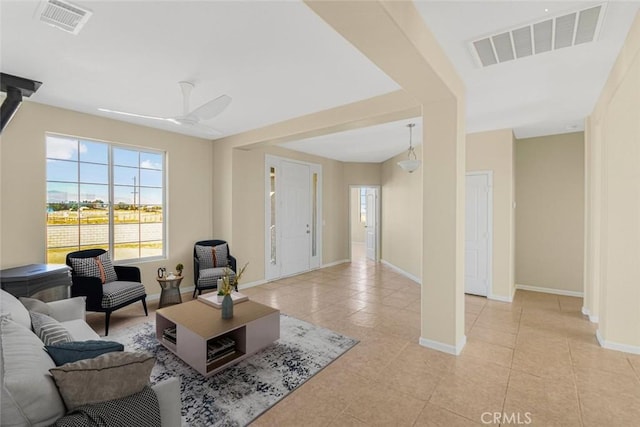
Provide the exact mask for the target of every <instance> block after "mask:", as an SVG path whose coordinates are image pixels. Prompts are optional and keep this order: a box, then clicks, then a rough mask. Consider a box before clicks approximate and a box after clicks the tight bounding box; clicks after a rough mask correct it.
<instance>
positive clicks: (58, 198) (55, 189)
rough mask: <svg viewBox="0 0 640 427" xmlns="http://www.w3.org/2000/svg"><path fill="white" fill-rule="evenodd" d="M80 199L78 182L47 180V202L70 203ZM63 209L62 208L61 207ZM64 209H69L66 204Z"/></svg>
mask: <svg viewBox="0 0 640 427" xmlns="http://www.w3.org/2000/svg"><path fill="white" fill-rule="evenodd" d="M77 201H78V184H75V183H73V184H71V183H62V182H47V203H67V204H68V203H70V202H77ZM61 209H62V208H61ZM64 209H69V206H66V207H65V208H64Z"/></svg>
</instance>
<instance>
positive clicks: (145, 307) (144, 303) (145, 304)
mask: <svg viewBox="0 0 640 427" xmlns="http://www.w3.org/2000/svg"><path fill="white" fill-rule="evenodd" d="M142 306H143V307H144V315H145V316H148V315H149V312H148V311H147V301H146V298H142Z"/></svg>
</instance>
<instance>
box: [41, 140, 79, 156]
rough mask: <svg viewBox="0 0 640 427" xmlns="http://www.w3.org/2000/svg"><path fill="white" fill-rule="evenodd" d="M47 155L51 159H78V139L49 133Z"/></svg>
mask: <svg viewBox="0 0 640 427" xmlns="http://www.w3.org/2000/svg"><path fill="white" fill-rule="evenodd" d="M47 157H48V158H50V159H63V160H78V141H77V140H75V139H70V138H63V137H57V136H49V135H47Z"/></svg>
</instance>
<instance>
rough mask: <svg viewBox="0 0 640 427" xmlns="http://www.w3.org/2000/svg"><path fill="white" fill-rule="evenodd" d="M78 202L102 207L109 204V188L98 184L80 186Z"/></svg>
mask: <svg viewBox="0 0 640 427" xmlns="http://www.w3.org/2000/svg"><path fill="white" fill-rule="evenodd" d="M80 202H82V203H91V204H94V205H96V206H98V207H104V205H106V204H108V203H109V186H108V185H99V184H80Z"/></svg>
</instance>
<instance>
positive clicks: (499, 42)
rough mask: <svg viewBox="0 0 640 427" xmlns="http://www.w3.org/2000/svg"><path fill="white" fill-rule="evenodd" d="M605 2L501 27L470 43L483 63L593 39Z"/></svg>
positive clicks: (517, 57)
mask: <svg viewBox="0 0 640 427" xmlns="http://www.w3.org/2000/svg"><path fill="white" fill-rule="evenodd" d="M604 9H605V4H601V5H597V6H591V7H589V8H586V9H581V10H577V11H574V12H565V13H563V14H562V15H558V16H556V17H552V18H546V19H544V20H542V21H537V22H533V23H531V24H529V25H524V26H522V25H521V26H518V27H517V28H513V29H509V30H505V31H500V32H498V33H496V34H491V35H488V36H485V37H481V38H479V39H477V40H474V41H472V42H471V43H470V45H471V50H472V52H473V55H474V56H475V58H476V60H477V61H478V63H479V64H480V65H481V66H482V67H488V66H490V65H494V64H499V63H502V62H507V61H512V60H514V59H519V58H525V57H527V56H531V55H537V54H540V53H544V52H549V51H552V50H557V49H562V48H565V47H571V46H575V45H579V44H583V43H589V42H592V41H595V40H596V38H597V35H598V32H599V31H600V26H601V25H602V19H603V16H604Z"/></svg>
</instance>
